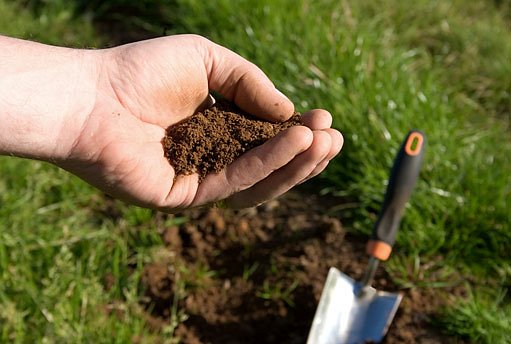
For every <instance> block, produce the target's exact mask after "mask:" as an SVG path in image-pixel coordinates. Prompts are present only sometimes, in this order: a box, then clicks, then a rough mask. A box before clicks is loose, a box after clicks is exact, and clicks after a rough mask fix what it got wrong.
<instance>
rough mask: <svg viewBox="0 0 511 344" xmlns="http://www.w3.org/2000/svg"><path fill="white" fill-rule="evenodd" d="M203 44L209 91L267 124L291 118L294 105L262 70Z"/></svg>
mask: <svg viewBox="0 0 511 344" xmlns="http://www.w3.org/2000/svg"><path fill="white" fill-rule="evenodd" d="M206 42H207V43H206V44H205V46H206V53H205V56H204V59H205V61H204V62H205V66H206V70H207V74H208V81H209V88H210V89H212V90H214V91H216V92H219V93H220V94H221V95H222V96H224V97H226V98H227V99H228V100H231V101H234V102H235V103H236V104H237V105H238V106H239V107H240V108H242V109H243V110H245V111H247V112H249V113H251V114H253V115H255V116H258V117H260V118H263V119H266V120H269V121H284V120H286V119H288V118H290V117H291V116H292V115H293V113H294V105H293V103H292V102H291V101H290V100H289V99H288V98H287V97H286V96H285V95H283V94H282V93H281V92H280V91H278V90H277V89H276V88H275V86H274V85H273V83H272V82H271V81H270V79H268V77H267V76H266V75H265V74H264V72H263V71H262V70H261V69H259V68H258V67H257V66H256V65H254V64H253V63H251V62H249V61H247V60H246V59H244V58H243V57H241V56H239V55H238V54H236V53H234V52H232V51H230V50H229V49H226V48H224V47H222V46H220V45H217V44H215V43H213V42H210V41H206Z"/></svg>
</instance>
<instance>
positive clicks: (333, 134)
mask: <svg viewBox="0 0 511 344" xmlns="http://www.w3.org/2000/svg"><path fill="white" fill-rule="evenodd" d="M323 132H325V133H328V134H329V135H330V138H331V139H332V145H331V146H330V151H329V152H328V154H327V156H326V157H325V159H323V161H322V162H321V163H319V164H318V166H316V168H315V169H314V170H313V171H312V172H311V174H309V175H308V176H307V178H305V179H304V180H303V181H301V182H300V184H301V183H304V182H306V181H307V180H309V179H311V178H313V177H315V176H317V175H318V174H320V173H321V172H323V171H324V170H325V168H326V167H327V166H328V163H329V162H330V160H332V159H333V158H334V157H335V156H336V155H337V154H339V152H340V151H341V149H342V146H343V143H344V138H343V137H342V135H341V133H340V132H338V131H337V130H335V129H331V128H328V129H325V130H323Z"/></svg>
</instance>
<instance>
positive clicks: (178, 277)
mask: <svg viewBox="0 0 511 344" xmlns="http://www.w3.org/2000/svg"><path fill="white" fill-rule="evenodd" d="M328 203H329V200H328V199H324V198H320V197H319V196H315V195H310V194H306V193H303V192H296V191H291V192H288V193H287V194H286V195H284V196H283V197H281V198H280V199H279V200H276V201H270V202H268V203H266V204H263V205H261V206H259V207H257V208H250V209H244V210H231V209H204V208H203V209H193V210H188V211H186V212H183V213H181V214H177V215H160V216H164V217H163V218H162V219H161V220H160V221H159V223H160V225H159V231H160V233H161V236H162V239H163V242H164V243H165V244H166V250H167V251H166V252H168V254H167V255H166V257H167V258H166V260H165V259H163V260H157V261H155V262H154V263H151V264H148V265H147V266H146V269H145V272H144V275H143V276H144V277H143V279H142V281H143V284H144V288H145V290H146V293H147V294H146V296H147V297H148V302H147V303H146V307H147V310H148V311H149V312H150V314H151V316H152V317H154V318H155V319H158V320H159V321H162V320H163V321H169V319H170V318H171V317H170V315H169V314H168V310H169V309H171V308H172V306H173V305H174V303H175V302H176V300H178V305H177V306H178V308H179V309H180V310H181V311H182V312H184V314H186V320H185V321H184V322H182V323H180V324H179V326H178V328H177V329H176V332H175V334H176V335H177V336H179V337H180V339H181V342H182V343H186V344H198V343H291V344H292V343H305V342H306V339H307V335H308V331H309V329H310V325H311V323H312V319H313V317H314V313H315V311H316V307H317V304H318V301H319V298H320V296H321V292H322V290H323V286H324V282H325V278H326V276H327V273H328V269H329V267H331V266H335V267H337V268H339V269H340V270H341V271H343V272H344V273H346V274H348V275H349V276H351V277H353V278H355V279H360V278H361V277H362V276H363V274H364V270H365V268H366V266H367V265H366V264H367V256H366V254H365V243H366V240H367V237H359V236H354V235H352V234H350V233H347V232H346V231H345V230H344V229H343V227H342V225H341V223H340V221H339V220H338V218H337V216H334V215H332V214H331V212H330V207H329V206H328ZM336 204H337V203H335V202H332V203H330V206H335V205H336ZM169 216H170V217H171V218H172V217H174V216H176V217H181V216H185V217H186V218H187V221H186V222H184V223H181V224H176V225H170V226H169V225H168V223H169V222H171V221H168V220H169V218H168V217H169ZM168 257H170V258H168ZM179 267H181V268H179ZM169 268H170V269H169ZM172 269H173V271H175V272H171V270H172ZM179 271H180V272H179ZM206 271H209V272H206ZM169 284H171V285H169ZM180 285H186V286H187V287H186V288H185V289H186V291H185V292H182V293H179V290H180V289H179V288H180V287H179V286H180ZM373 285H374V286H375V287H376V288H378V289H381V290H386V291H398V290H397V289H398V288H397V287H396V285H395V284H393V283H392V280H391V279H390V278H389V275H388V274H387V273H386V272H385V269H384V266H383V267H381V268H380V269H379V270H378V272H377V275H376V278H375V281H374V284H373ZM176 288H177V289H176ZM176 290H177V291H176ZM401 292H404V294H405V295H404V301H403V303H402V304H401V307H400V308H399V310H398V313H397V315H396V318H395V319H394V322H393V324H392V326H391V327H390V331H389V333H388V336H387V337H386V339H385V343H386V344H394V343H453V342H454V341H453V338H450V337H446V336H444V335H442V334H440V333H438V331H436V330H435V329H434V328H433V327H432V326H431V325H430V324H429V319H431V317H432V315H433V314H434V312H435V310H436V309H437V308H438V307H439V306H442V303H441V302H442V301H441V300H442V299H441V298H439V297H438V295H436V293H437V291H435V290H420V289H416V290H413V289H412V290H401ZM176 293H177V296H178V297H177V298H176V297H174V296H175V295H176Z"/></svg>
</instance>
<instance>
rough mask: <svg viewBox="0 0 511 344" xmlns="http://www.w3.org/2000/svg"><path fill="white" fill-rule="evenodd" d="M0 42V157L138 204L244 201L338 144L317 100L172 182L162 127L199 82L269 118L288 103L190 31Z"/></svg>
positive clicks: (259, 196)
mask: <svg viewBox="0 0 511 344" xmlns="http://www.w3.org/2000/svg"><path fill="white" fill-rule="evenodd" d="M0 46H1V47H2V49H0V121H1V123H2V126H1V127H0V154H4V155H15V156H22V157H27V158H33V159H40V160H45V161H49V162H52V163H54V164H56V165H57V166H60V167H62V168H64V169H66V170H68V171H69V172H71V173H74V174H76V175H78V176H79V177H81V178H82V179H84V180H85V181H87V182H89V183H90V184H92V185H94V186H96V187H97V188H99V189H101V190H103V191H105V192H107V193H109V194H111V195H112V196H114V197H117V198H120V199H123V200H125V201H127V202H130V203H134V204H137V205H140V206H144V207H151V208H156V209H160V210H162V211H167V212H172V211H176V210H178V209H183V208H189V207H195V206H200V205H204V204H209V203H211V202H216V201H219V200H225V202H226V203H227V205H228V206H231V207H248V206H253V205H256V204H259V203H262V202H264V201H266V200H269V199H271V198H274V197H277V196H279V195H281V194H283V193H284V192H286V191H287V190H289V189H290V188H292V187H293V186H295V185H297V184H299V183H301V182H303V181H304V180H306V179H308V178H311V177H313V176H315V175H317V174H319V173H320V172H321V171H322V170H323V169H324V168H325V167H326V165H327V164H328V161H330V160H331V159H332V158H333V157H334V156H335V155H336V154H338V153H339V151H340V150H341V147H342V143H343V139H342V136H341V134H340V133H339V132H338V131H337V130H334V129H331V128H330V126H331V123H332V118H331V116H330V114H329V113H328V112H327V111H325V110H321V109H317V110H312V111H309V112H307V113H305V114H304V116H303V123H304V126H299V127H293V128H290V129H288V130H286V131H284V132H282V133H281V134H279V135H277V136H276V137H275V138H273V139H271V140H269V141H268V142H267V143H265V144H264V145H262V146H260V147H257V148H255V149H253V150H251V151H250V152H248V153H247V154H244V155H243V156H242V157H240V158H239V159H238V160H236V161H235V162H234V163H233V164H231V165H230V166H228V167H227V168H226V169H225V170H224V171H222V172H220V173H218V174H211V175H208V176H207V177H206V179H205V180H204V182H203V183H201V184H199V183H198V176H197V175H190V176H179V177H177V178H176V179H175V180H174V176H175V173H174V169H173V168H172V166H171V165H170V164H169V163H168V161H167V160H166V159H165V157H164V155H163V147H162V144H161V140H162V138H163V137H164V135H165V128H167V127H168V126H169V125H171V124H174V123H176V122H178V121H180V120H182V119H184V118H186V117H188V116H191V115H192V114H193V113H194V112H195V111H196V110H197V109H199V108H201V107H204V106H206V105H207V104H208V102H209V99H210V98H209V91H210V90H214V91H216V92H218V93H220V94H222V95H223V96H224V97H226V98H228V99H230V100H232V101H234V102H235V103H237V104H238V106H240V107H241V108H243V109H244V110H246V111H247V112H250V113H252V114H254V115H256V116H259V117H261V118H264V119H268V120H273V121H275V120H279V121H283V120H286V119H288V118H289V117H290V116H291V115H292V114H293V111H294V107H293V104H292V103H291V102H290V101H289V99H287V98H286V97H285V96H284V95H283V94H282V93H280V92H279V91H278V90H277V89H276V88H275V87H274V86H273V84H272V83H271V81H270V80H269V79H268V78H267V77H266V76H265V74H264V73H263V72H262V71H261V70H260V69H259V68H258V67H256V66H255V65H254V64H252V63H250V62H248V61H247V60H245V59H243V58H242V57H240V56H239V55H237V54H235V53H233V52H232V51H230V50H228V49H226V48H223V47H221V46H219V45H217V44H215V43H213V42H211V41H209V40H206V39H205V38H203V37H200V36H195V35H180V36H171V37H164V38H159V39H154V40H148V41H142V42H137V43H133V44H128V45H123V46H119V47H115V48H111V49H104V50H77V49H67V48H59V47H52V46H47V45H42V44H37V43H33V42H28V41H21V40H16V39H12V38H7V37H2V36H0Z"/></svg>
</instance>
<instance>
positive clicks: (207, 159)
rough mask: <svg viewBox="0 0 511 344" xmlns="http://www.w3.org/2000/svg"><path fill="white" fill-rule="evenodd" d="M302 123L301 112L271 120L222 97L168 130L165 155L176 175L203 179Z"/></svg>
mask: <svg viewBox="0 0 511 344" xmlns="http://www.w3.org/2000/svg"><path fill="white" fill-rule="evenodd" d="M300 124H301V123H300V115H299V114H298V113H295V114H294V115H293V117H291V119H289V120H288V121H285V122H282V123H271V122H267V121H264V120H261V119H257V118H255V117H253V116H251V115H249V114H247V113H246V112H244V111H242V110H241V109H239V108H238V107H236V105H234V104H232V103H230V102H227V101H225V100H220V101H219V102H217V103H216V104H214V105H213V106H212V107H210V108H208V109H206V110H204V111H202V112H197V113H196V114H194V115H193V116H191V117H189V118H187V119H186V120H184V121H182V122H180V123H177V124H175V125H172V126H170V127H169V128H168V129H167V134H166V136H165V138H164V139H163V147H164V150H165V157H166V158H167V159H168V160H169V162H170V164H171V165H172V166H173V167H174V170H175V171H176V175H188V174H192V173H198V174H199V181H202V180H203V179H204V177H205V176H206V175H207V174H208V173H218V172H220V171H221V170H222V169H224V168H225V167H226V166H227V165H229V164H231V163H232V162H233V161H234V160H235V159H236V158H237V157H239V156H240V155H242V154H243V153H245V152H246V151H248V150H250V149H252V148H254V147H256V146H259V145H261V144H263V143H264V142H265V141H267V140H268V139H270V138H272V137H274V136H275V135H277V134H278V133H279V132H281V131H282V130H284V129H287V128H289V127H291V126H295V125H300Z"/></svg>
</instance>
